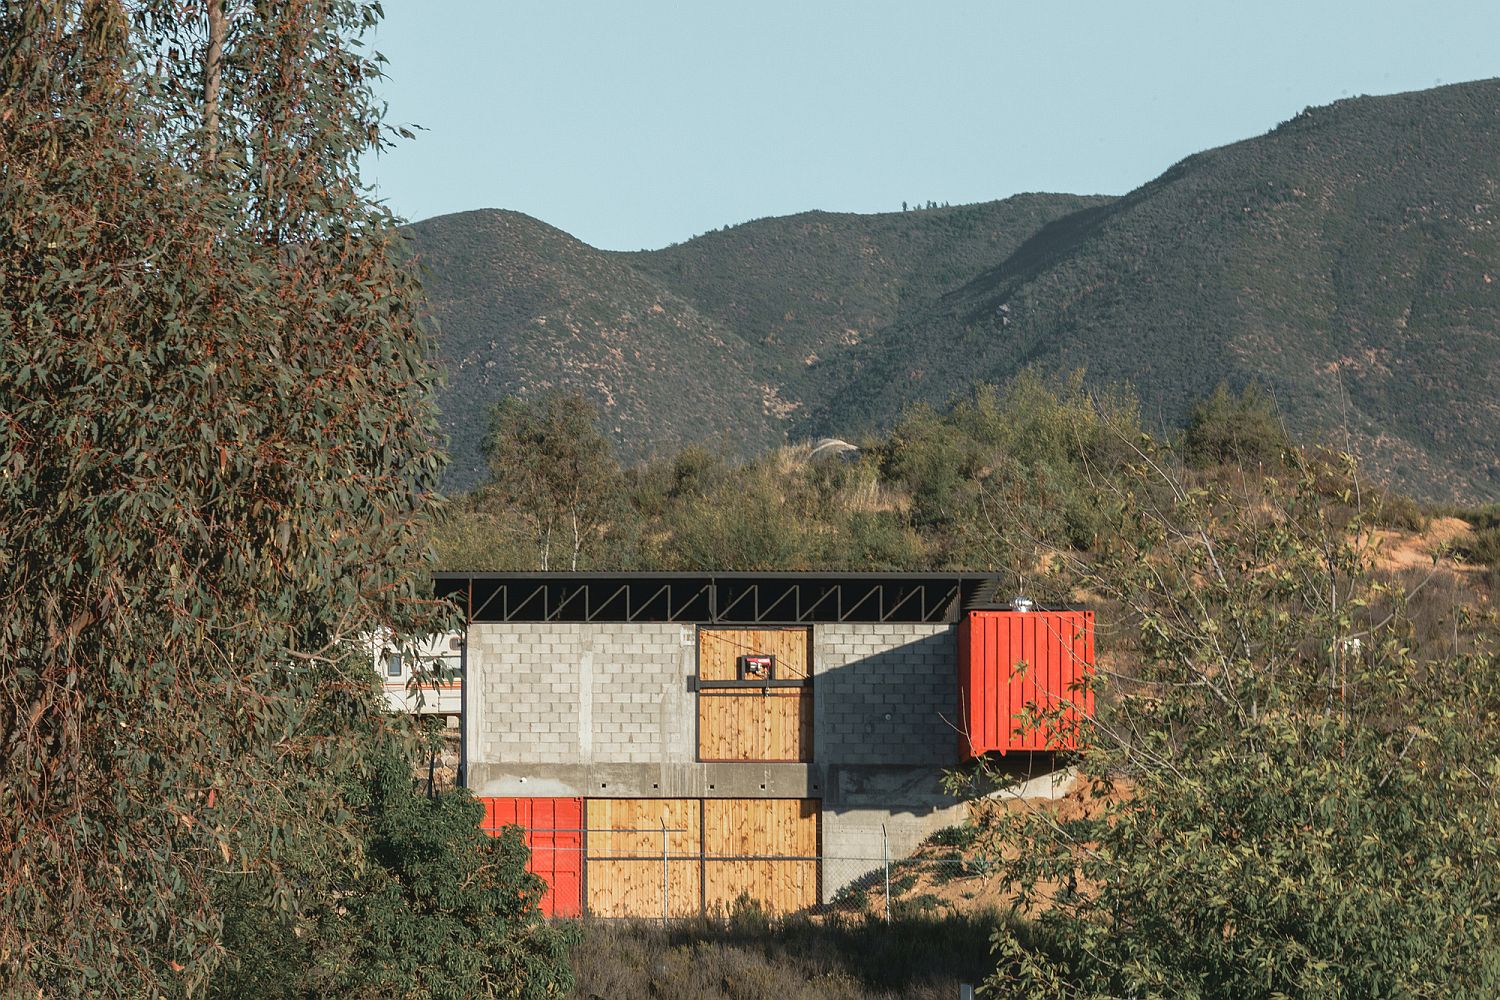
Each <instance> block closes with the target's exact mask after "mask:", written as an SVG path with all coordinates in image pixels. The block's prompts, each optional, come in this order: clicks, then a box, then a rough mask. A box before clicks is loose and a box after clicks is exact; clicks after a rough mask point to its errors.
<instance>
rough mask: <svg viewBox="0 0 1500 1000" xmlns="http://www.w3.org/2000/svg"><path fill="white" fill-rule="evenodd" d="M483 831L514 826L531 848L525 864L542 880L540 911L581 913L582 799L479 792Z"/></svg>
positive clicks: (496, 831)
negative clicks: (487, 795) (493, 795)
mask: <svg viewBox="0 0 1500 1000" xmlns="http://www.w3.org/2000/svg"><path fill="white" fill-rule="evenodd" d="M479 801H480V802H481V803H483V805H484V821H483V822H484V826H483V829H484V832H485V833H488V834H489V835H490V836H492V837H496V836H499V835H500V831H502V830H504V829H505V828H506V827H507V826H519V827H520V828H521V829H522V831H523V833H524V834H525V839H526V846H527V847H529V848H531V861H530V862H528V863H527V865H526V869H527V871H530V872H532V873H534V874H536V875H540V876H541V877H542V879H543V880H545V881H546V883H547V894H546V895H545V896H543V897H542V913H543V914H545V915H546V916H549V917H578V916H582V915H583V800H582V799H499V798H482V799H480V800H479Z"/></svg>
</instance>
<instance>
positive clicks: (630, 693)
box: [468, 623, 694, 764]
mask: <svg viewBox="0 0 1500 1000" xmlns="http://www.w3.org/2000/svg"><path fill="white" fill-rule="evenodd" d="M684 638H686V639H687V643H686V645H684ZM692 643H693V632H692V629H691V628H684V626H681V625H659V624H648V625H626V624H608V625H603V624H600V625H585V624H576V623H567V624H550V625H543V624H511V625H473V626H470V628H469V663H470V676H471V677H472V678H473V680H474V681H475V682H477V683H476V684H475V685H474V687H473V688H472V689H471V690H470V693H469V720H468V729H469V754H470V761H471V762H472V763H480V764H482V763H487V762H494V763H502V762H503V763H508V764H592V763H619V764H629V763H657V762H686V761H691V760H692V759H693V755H694V748H693V742H692V740H693V719H694V703H693V700H692V699H693V696H692V693H691V692H690V691H689V690H688V683H687V679H688V677H689V676H690V675H691V674H692V671H693V664H694V649H693V644H692Z"/></svg>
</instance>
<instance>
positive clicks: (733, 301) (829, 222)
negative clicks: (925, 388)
mask: <svg viewBox="0 0 1500 1000" xmlns="http://www.w3.org/2000/svg"><path fill="white" fill-rule="evenodd" d="M1100 201H1101V199H1091V198H1080V197H1076V196H1073V195H1021V196H1018V197H1015V198H1010V199H1007V200H1005V201H1001V202H991V203H987V204H981V205H968V206H962V207H958V208H941V209H929V210H923V211H912V212H893V213H888V214H880V215H850V214H833V213H827V212H809V213H805V214H802V215H796V216H790V217H787V218H778V219H762V220H759V221H756V222H751V223H746V224H745V225H741V226H736V227H733V228H731V229H725V230H721V231H718V232H714V233H709V234H706V235H704V236H700V237H698V238H696V239H693V240H689V241H688V242H686V243H682V244H679V245H676V246H672V247H668V248H667V249H664V250H658V251H649V252H642V253H613V252H608V251H603V250H596V249H594V248H593V247H590V246H587V245H586V244H584V243H581V242H579V241H578V240H576V239H573V238H572V237H571V236H568V235H567V234H566V233H563V232H561V231H559V230H557V229H554V228H552V227H551V226H548V225H545V224H544V223H541V222H538V221H537V220H535V219H532V218H530V217H528V216H525V215H521V214H519V213H516V212H502V211H477V212H465V213H462V214H458V215H447V216H442V217H440V218H436V219H430V220H427V221H425V222H420V223H416V224H415V225H412V226H409V227H407V230H406V231H407V234H408V236H409V237H410V238H411V241H412V246H413V250H414V252H415V253H416V255H417V258H418V259H419V260H420V262H421V266H422V267H423V269H424V279H423V280H424V284H425V285H426V289H427V294H428V299H429V302H430V304H431V308H432V311H433V314H434V316H435V317H436V319H437V320H438V325H439V329H440V331H441V341H440V344H441V350H442V359H443V362H444V364H445V366H446V367H447V370H448V386H447V388H446V390H444V392H443V394H442V396H441V398H440V400H439V403H440V408H441V411H442V419H443V424H444V428H445V430H446V431H447V433H448V435H449V438H450V446H451V449H452V453H453V465H452V467H451V469H450V471H449V474H448V486H449V488H450V489H466V488H469V487H471V486H473V485H475V484H476V483H477V482H478V481H479V478H480V473H481V467H482V458H481V456H480V451H479V442H480V439H481V437H482V435H483V433H484V428H485V414H486V413H487V411H488V408H489V406H490V405H491V404H492V403H494V402H495V401H496V400H497V399H499V398H501V397H502V396H505V395H508V394H512V393H518V392H528V391H538V390H542V389H546V388H553V387H564V388H568V389H576V390H579V391H582V392H584V393H585V394H586V395H587V396H589V398H591V399H593V400H594V401H595V402H596V403H598V404H599V406H600V407H601V409H602V410H603V412H604V413H605V414H606V418H607V426H606V430H607V431H608V432H609V433H610V435H611V437H612V438H613V439H614V441H615V443H616V445H617V446H618V447H619V448H620V450H621V453H622V454H623V455H625V456H626V457H627V458H643V457H646V456H649V455H650V454H652V453H654V452H657V451H659V450H661V449H662V448H664V447H670V446H676V445H680V444H682V443H684V442H689V441H705V442H709V443H712V444H714V445H715V446H716V447H727V448H728V449H729V450H730V451H732V452H735V453H738V454H749V453H752V452H755V451H758V450H760V449H762V448H764V447H765V446H767V445H770V444H774V443H777V442H780V441H782V440H784V439H785V433H786V428H787V426H788V425H789V423H790V421H791V419H792V418H794V417H795V416H797V415H798V414H799V413H800V412H802V411H803V410H804V409H806V407H807V397H805V395H804V381H805V379H806V372H807V371H808V370H809V369H810V368H811V367H812V366H813V365H815V364H816V362H818V361H819V360H822V359H827V358H834V357H839V356H841V355H842V354H844V353H845V352H847V351H848V350H849V348H851V347H852V346H854V345H856V344H858V343H860V342H862V341H864V340H866V339H868V338H869V337H872V336H874V335H875V334H876V332H877V331H879V330H881V329H883V328H884V327H886V326H888V325H890V324H891V323H893V322H894V321H895V320H896V319H897V318H898V317H900V316H901V315H904V313H905V312H907V311H910V310H913V309H920V308H924V307H926V306H928V305H930V304H931V303H933V302H934V301H936V300H937V298H938V297H939V296H940V295H941V294H942V293H944V292H947V291H950V290H952V289H955V288H957V287H959V286H961V285H962V284H963V283H964V282H965V281H967V280H969V279H970V278H972V277H973V275H974V274H976V273H978V272H979V271H980V270H981V269H982V268H984V267H986V266H988V265H990V264H991V263H992V262H993V261H995V260H997V259H1003V258H1004V257H1005V256H1006V255H1008V254H1010V253H1012V252H1013V251H1014V250H1015V249H1016V248H1017V247H1019V246H1020V245H1021V244H1022V243H1023V242H1024V241H1025V240H1026V239H1028V238H1029V237H1031V236H1033V235H1034V234H1035V233H1036V232H1037V230H1039V229H1040V228H1041V227H1042V226H1043V225H1045V224H1047V223H1049V222H1052V221H1054V220H1056V219H1059V218H1062V217H1064V216H1066V215H1068V214H1070V213H1072V212H1075V211H1077V210H1078V209H1080V208H1082V207H1085V206H1088V205H1091V204H1096V203H1099V202H1100ZM819 385H820V386H821V382H820V383H819Z"/></svg>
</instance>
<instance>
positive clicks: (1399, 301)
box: [801, 80, 1500, 499]
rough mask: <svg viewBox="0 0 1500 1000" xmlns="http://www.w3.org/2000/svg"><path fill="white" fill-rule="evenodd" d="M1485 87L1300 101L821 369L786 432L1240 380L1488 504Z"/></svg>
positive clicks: (1495, 307)
mask: <svg viewBox="0 0 1500 1000" xmlns="http://www.w3.org/2000/svg"><path fill="white" fill-rule="evenodd" d="M1497 183H1500V81H1493V80H1491V81H1483V82H1479V83H1471V84H1460V85H1456V86H1450V87H1443V88H1439V89H1436V90H1430V91H1423V92H1418V93H1411V94H1400V95H1395V96H1391V97H1376V98H1369V97H1367V98H1357V99H1353V100H1347V101H1340V102H1338V103H1337V104H1334V105H1331V106H1329V107H1325V108H1319V109H1316V110H1310V111H1307V112H1304V113H1303V114H1301V115H1299V116H1297V117H1296V118H1295V119H1293V120H1292V121H1290V122H1287V123H1285V124H1283V125H1282V126H1281V127H1279V128H1277V129H1276V130H1274V131H1273V132H1271V133H1269V134H1267V135H1265V136H1262V137H1259V138H1256V139H1251V140H1248V141H1245V142H1240V143H1237V144H1234V145H1231V146H1226V147H1223V148H1221V149H1216V150H1212V151H1209V152H1205V153H1201V154H1199V155H1196V156H1192V157H1189V158H1188V159H1186V160H1184V161H1183V162H1181V163H1179V164H1178V165H1177V166H1175V167H1173V168H1172V169H1171V170H1169V171H1167V172H1166V173H1165V174H1163V175H1162V176H1161V177H1159V178H1157V179H1156V180H1154V181H1152V182H1151V183H1149V184H1147V185H1145V186H1144V187H1142V188H1140V189H1139V190H1137V191H1135V192H1132V193H1131V194H1130V195H1128V196H1126V197H1124V198H1121V199H1119V200H1118V201H1115V202H1112V203H1109V204H1107V205H1101V206H1096V207H1093V208H1089V209H1086V210H1083V211H1081V212H1078V213H1076V214H1074V215H1072V216H1070V217H1068V218H1066V219H1063V220H1060V221H1058V222H1056V223H1054V224H1052V225H1050V226H1048V227H1047V228H1045V229H1043V230H1042V231H1041V232H1039V233H1038V234H1037V235H1036V236H1035V237H1034V238H1032V239H1031V240H1029V241H1028V242H1027V243H1026V244H1025V245H1024V246H1022V247H1021V248H1019V249H1018V250H1017V251H1016V252H1015V253H1013V254H1011V255H1010V256H1009V257H1007V258H1006V259H1004V260H1003V261H1000V262H998V264H997V266H995V267H992V268H990V269H988V270H986V271H985V272H983V273H981V274H979V275H977V276H976V277H975V278H974V279H973V280H972V281H970V282H968V283H967V284H966V285H965V286H964V287H963V288H962V289H960V290H958V291H956V292H954V293H952V294H951V295H949V296H947V297H945V298H944V299H943V300H942V302H940V303H938V304H937V305H935V306H934V307H932V308H929V309H927V310H925V311H923V312H921V313H919V314H914V315H910V316H907V317H904V318H903V319H902V320H901V321H899V322H898V323H897V324H896V325H895V326H893V327H892V328H891V329H888V330H886V331H884V332H883V333H882V335H881V337H880V338H878V339H877V340H876V341H874V342H872V343H868V344H865V345H861V347H860V348H858V349H856V350H855V351H854V352H852V356H850V357H845V358H843V359H840V362H839V364H838V365H837V366H825V370H824V371H822V372H820V373H819V374H820V375H821V377H822V378H823V379H824V384H825V386H826V390H825V392H824V393H822V394H821V395H822V398H823V401H822V402H821V403H820V404H819V406H818V407H817V408H816V409H815V410H814V412H813V413H812V414H810V416H809V417H808V418H807V419H806V420H805V421H804V422H803V423H802V425H801V429H804V430H823V429H829V430H833V429H837V430H840V431H846V432H847V430H848V429H849V428H850V427H851V426H861V425H878V424H883V423H885V422H888V421H889V420H890V419H891V418H892V417H893V416H894V415H895V414H896V413H897V412H898V410H899V408H900V407H901V406H902V405H904V404H906V403H908V402H910V401H913V400H930V401H938V400H942V399H945V398H947V397H948V396H949V395H950V394H951V393H953V392H954V391H955V390H956V389H959V388H961V387H962V386H964V385H967V384H969V383H971V382H972V381H974V380H975V379H987V380H992V381H998V380H1002V379H1004V378H1006V377H1008V376H1009V375H1011V374H1013V373H1014V372H1016V371H1017V370H1019V369H1020V368H1021V367H1023V366H1025V365H1028V364H1035V365H1037V366H1039V367H1041V368H1043V369H1069V368H1073V367H1077V366H1087V368H1088V371H1089V373H1090V376H1091V378H1092V379H1093V380H1095V381H1121V380H1128V381H1129V382H1130V383H1132V384H1133V385H1134V386H1135V387H1136V389H1137V391H1138V392H1139V394H1140V396H1141V399H1142V404H1143V410H1144V412H1145V413H1146V414H1147V416H1148V418H1159V419H1160V420H1161V421H1162V422H1164V423H1167V424H1172V423H1176V422H1177V421H1178V420H1180V419H1181V418H1182V416H1183V415H1184V412H1185V408H1186V407H1187V405H1188V404H1189V403H1190V402H1191V401H1192V400H1193V399H1194V398H1195V397H1197V396H1201V395H1202V394H1204V393H1206V392H1207V391H1209V390H1211V389H1212V387H1213V386H1214V384H1215V383H1217V382H1218V381H1219V380H1221V379H1227V380H1229V381H1230V382H1231V383H1244V382H1247V381H1250V380H1258V381H1260V382H1262V383H1264V384H1265V385H1266V386H1267V387H1268V388H1270V389H1271V390H1272V391H1273V392H1274V393H1275V395H1276V397H1277V399H1278V401H1279V403H1280V405H1281V408H1282V410H1283V412H1284V413H1285V415H1286V416H1287V418H1288V420H1289V422H1290V423H1291V424H1292V425H1293V427H1294V428H1295V429H1297V430H1299V431H1302V432H1304V433H1306V432H1317V433H1322V434H1329V433H1332V434H1334V435H1336V436H1337V438H1336V439H1338V440H1344V436H1343V435H1344V433H1345V432H1347V433H1348V435H1349V439H1350V440H1351V442H1352V443H1353V444H1354V445H1355V446H1356V447H1357V448H1358V449H1359V450H1360V452H1361V453H1362V456H1363V457H1364V458H1365V460H1366V461H1367V462H1368V463H1369V464H1370V465H1371V466H1372V467H1374V468H1377V469H1379V470H1381V471H1383V472H1385V473H1386V474H1387V475H1389V476H1390V477H1391V478H1392V479H1393V481H1395V482H1396V483H1397V484H1399V485H1400V486H1402V487H1404V488H1406V489H1408V490H1411V491H1413V492H1415V493H1417V494H1419V495H1428V496H1444V497H1462V498H1466V499H1478V498H1493V497H1496V496H1497V495H1500V457H1497V454H1496V450H1495V448H1494V446H1493V444H1492V442H1494V441H1495V440H1496V438H1497V436H1500V397H1497V395H1496V393H1495V391H1494V386H1495V385H1497V384H1500V298H1497V293H1500V228H1497V226H1500V208H1497V201H1500V199H1497Z"/></svg>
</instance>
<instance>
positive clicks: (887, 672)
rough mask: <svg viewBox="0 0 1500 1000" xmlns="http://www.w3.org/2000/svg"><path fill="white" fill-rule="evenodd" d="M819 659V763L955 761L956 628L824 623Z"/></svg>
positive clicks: (816, 632)
mask: <svg viewBox="0 0 1500 1000" xmlns="http://www.w3.org/2000/svg"><path fill="white" fill-rule="evenodd" d="M813 662H814V668H813V669H814V681H813V690H814V694H813V698H814V704H813V712H814V719H813V741H814V750H813V759H814V760H816V761H817V762H819V763H821V764H830V765H833V764H901V765H911V764H940V765H947V764H953V763H955V762H956V758H957V752H958V751H957V746H958V736H957V734H956V732H955V730H954V729H953V726H952V722H953V717H954V712H955V706H956V704H957V700H958V633H957V630H956V629H955V628H954V626H952V625H819V626H817V627H815V628H814V629H813Z"/></svg>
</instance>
